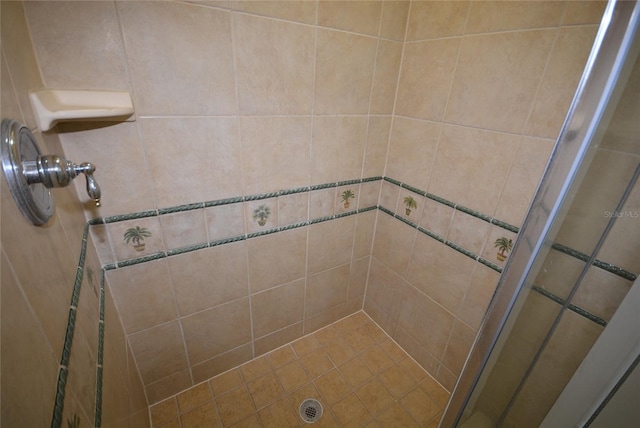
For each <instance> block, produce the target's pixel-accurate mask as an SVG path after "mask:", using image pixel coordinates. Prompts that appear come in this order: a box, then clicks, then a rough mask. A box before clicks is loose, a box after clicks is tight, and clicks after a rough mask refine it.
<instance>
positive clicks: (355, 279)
mask: <svg viewBox="0 0 640 428" xmlns="http://www.w3.org/2000/svg"><path fill="white" fill-rule="evenodd" d="M369 261H370V258H369V257H363V258H361V259H358V260H355V261H354V262H353V263H352V264H351V272H350V274H349V290H348V293H347V299H354V298H358V297H360V296H364V292H365V289H366V286H367V276H368V273H369Z"/></svg>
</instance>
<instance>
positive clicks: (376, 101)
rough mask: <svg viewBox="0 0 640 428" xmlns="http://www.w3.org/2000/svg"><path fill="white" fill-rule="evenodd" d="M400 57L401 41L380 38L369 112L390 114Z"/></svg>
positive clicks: (394, 95)
mask: <svg viewBox="0 0 640 428" xmlns="http://www.w3.org/2000/svg"><path fill="white" fill-rule="evenodd" d="M401 59H402V43H399V42H391V41H387V40H380V41H379V42H378V49H377V55H376V68H375V71H374V74H373V90H372V93H371V107H370V109H369V113H371V114H391V113H393V105H394V101H395V97H396V85H397V83H398V73H399V71H400V62H401Z"/></svg>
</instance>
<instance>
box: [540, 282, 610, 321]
mask: <svg viewBox="0 0 640 428" xmlns="http://www.w3.org/2000/svg"><path fill="white" fill-rule="evenodd" d="M531 289H532V290H533V291H535V292H536V293H538V294H541V295H543V296H544V297H546V298H548V299H551V300H553V301H554V302H556V303H557V304H559V305H560V306H564V305H565V303H567V301H566V300H564V299H563V298H562V297H560V296H557V295H555V294H554V293H552V292H550V291H549V290H546V289H544V288H542V287H540V286H538V285H535V284H534V285H532V286H531ZM567 308H568V309H569V310H570V311H573V312H575V313H576V314H578V315H581V316H583V317H585V318H587V319H588V320H590V321H593V322H594V323H596V324H598V325H601V326H603V327H606V326H607V321H605V320H603V319H602V318H600V317H599V316H597V315H594V314H592V313H591V312H589V311H587V310H585V309H583V308H581V307H579V306H576V305H574V304H572V303H570V304H569V305H568V306H567Z"/></svg>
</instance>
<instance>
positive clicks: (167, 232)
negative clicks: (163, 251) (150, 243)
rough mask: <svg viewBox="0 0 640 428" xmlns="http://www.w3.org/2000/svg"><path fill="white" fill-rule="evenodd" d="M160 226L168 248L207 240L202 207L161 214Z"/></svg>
mask: <svg viewBox="0 0 640 428" xmlns="http://www.w3.org/2000/svg"><path fill="white" fill-rule="evenodd" d="M160 226H161V227H162V236H163V239H164V242H165V245H166V247H167V249H174V248H181V247H187V246H189V245H193V244H200V243H203V242H207V229H206V225H205V220H204V210H202V209H199V210H191V211H184V212H179V213H173V214H165V215H161V216H160Z"/></svg>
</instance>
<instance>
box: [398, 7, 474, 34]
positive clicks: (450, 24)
mask: <svg viewBox="0 0 640 428" xmlns="http://www.w3.org/2000/svg"><path fill="white" fill-rule="evenodd" d="M468 10H469V2H466V1H455V2H448V1H447V2H445V1H433V2H432V1H414V2H411V11H410V13H409V24H408V26H407V41H411V40H425V39H435V38H440V37H450V36H457V35H461V34H462V33H463V31H464V26H465V23H466V20H467V13H468Z"/></svg>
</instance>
